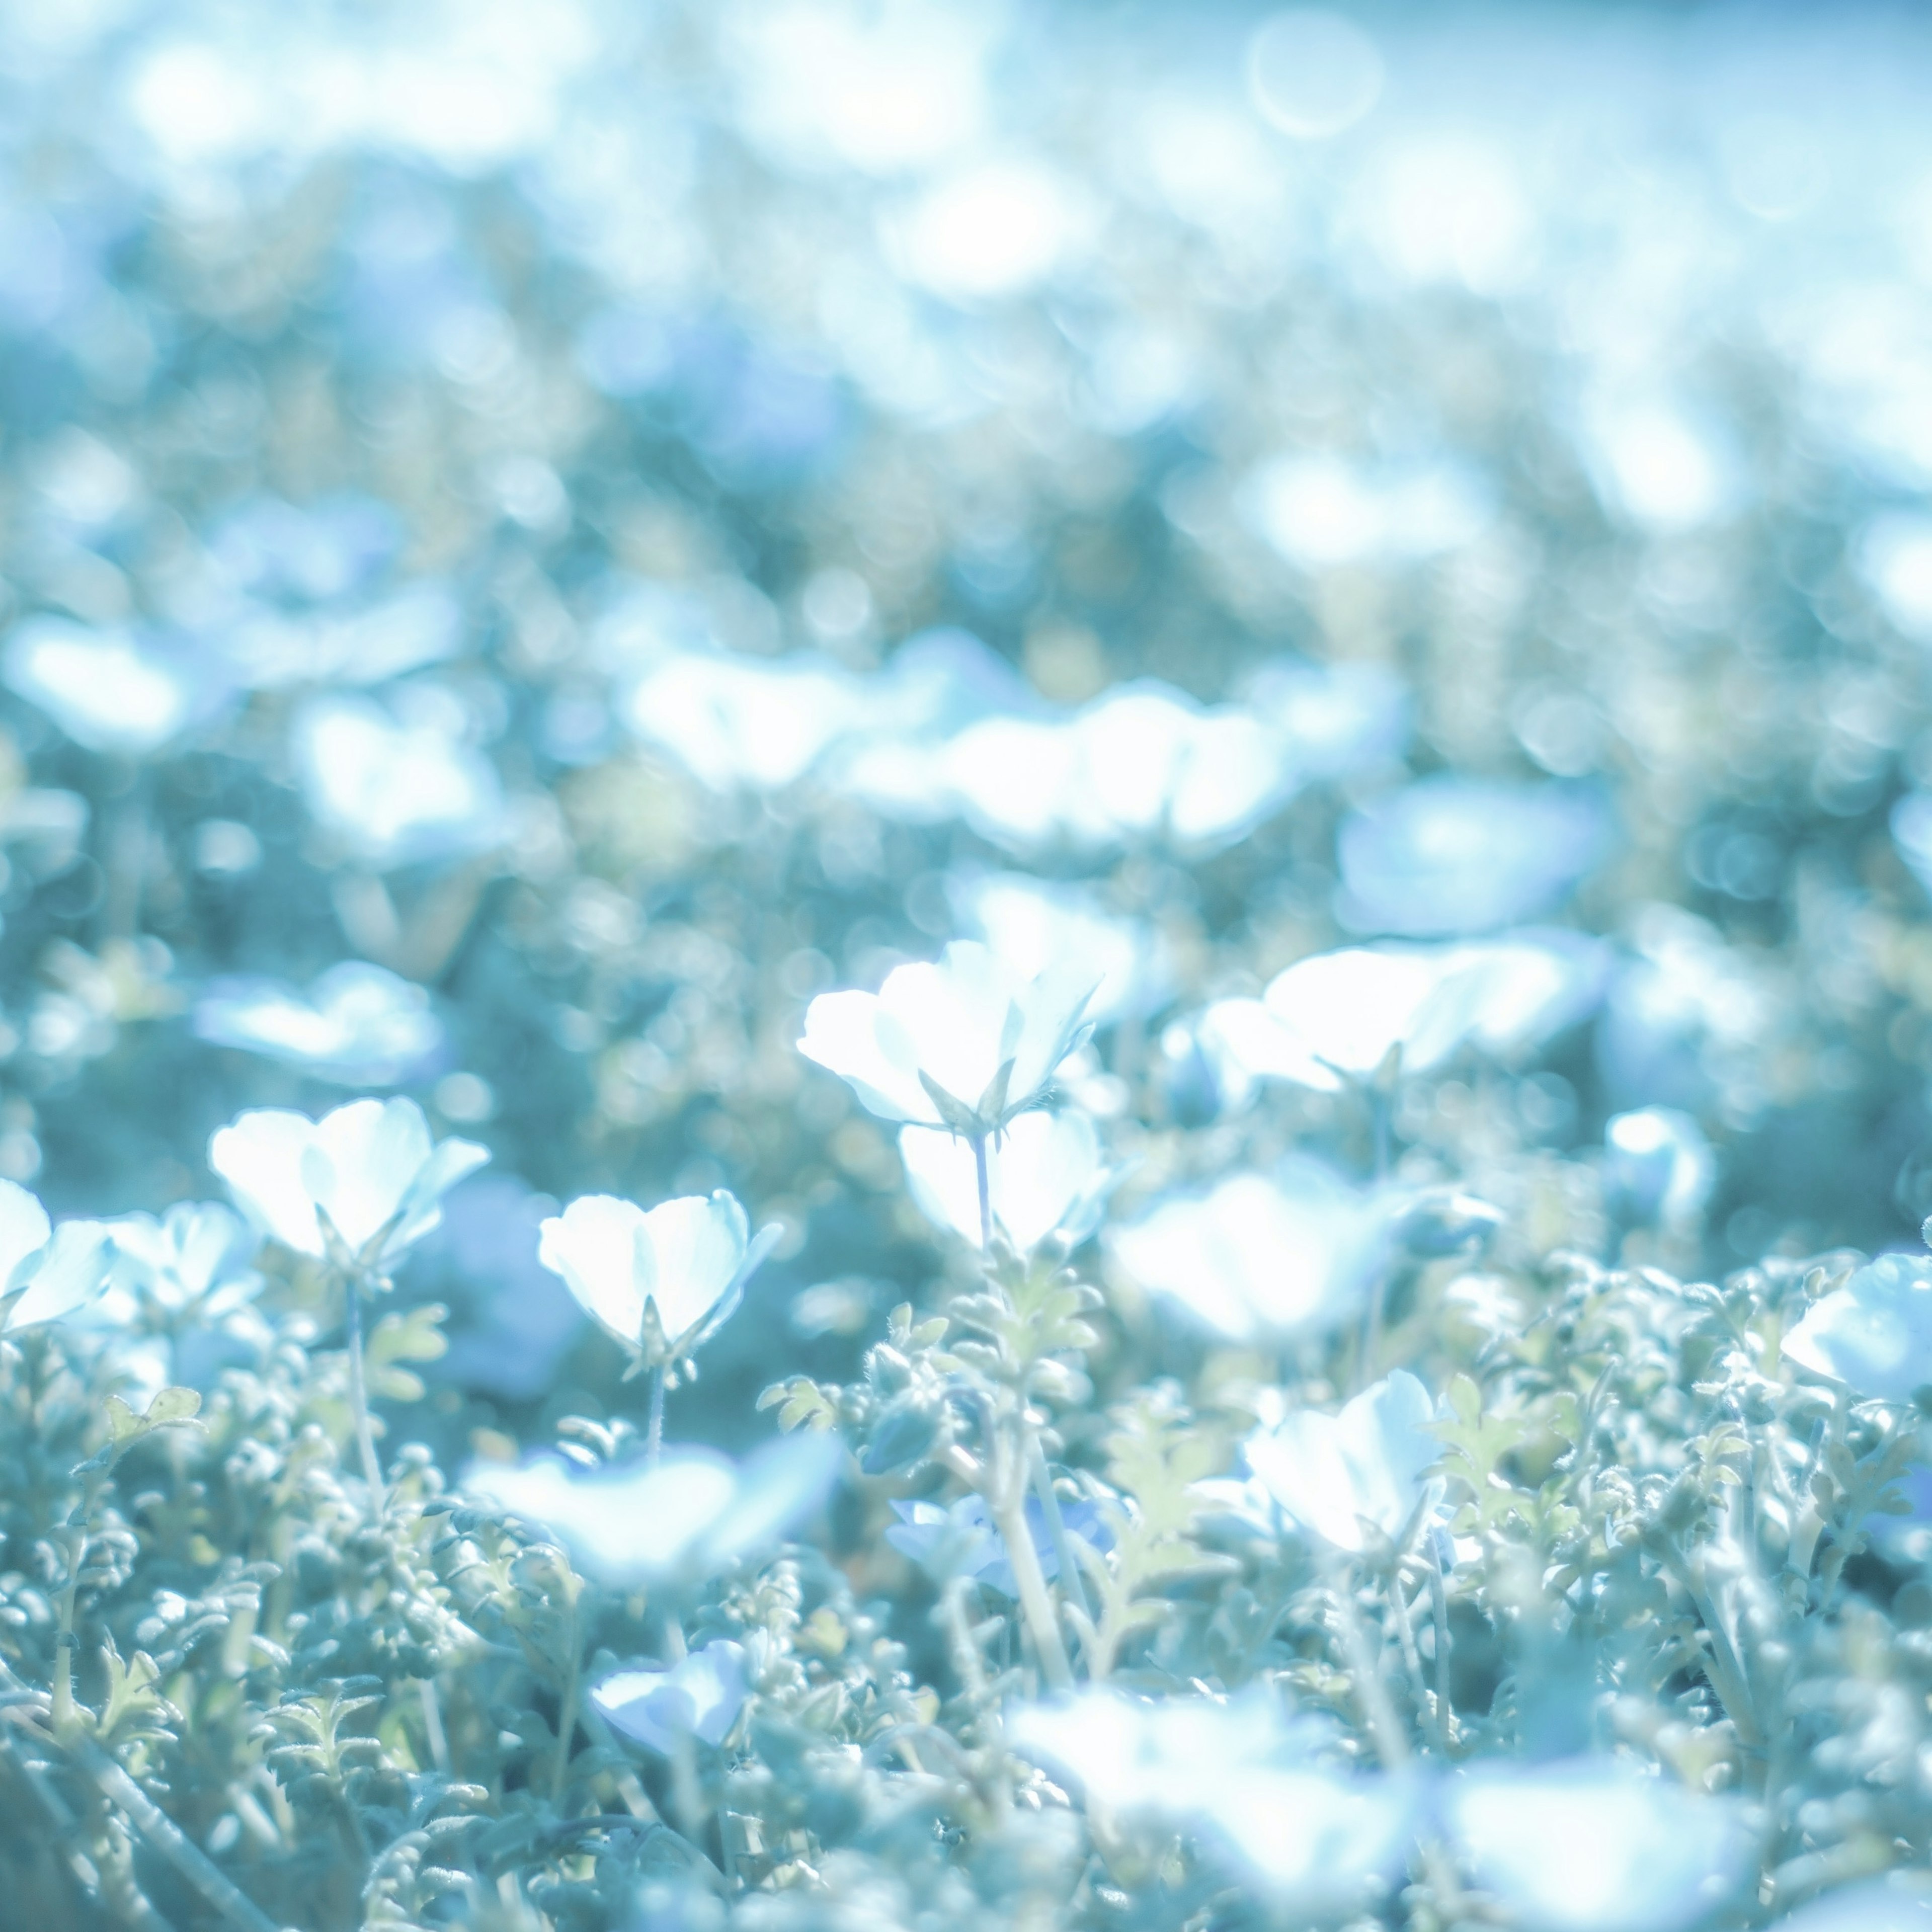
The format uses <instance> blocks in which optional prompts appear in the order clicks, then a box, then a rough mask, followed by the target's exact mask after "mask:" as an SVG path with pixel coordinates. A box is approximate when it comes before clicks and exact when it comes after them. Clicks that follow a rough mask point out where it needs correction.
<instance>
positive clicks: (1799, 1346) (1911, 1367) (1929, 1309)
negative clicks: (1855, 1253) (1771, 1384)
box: [1784, 1255, 1932, 1402]
mask: <svg viewBox="0 0 1932 1932" xmlns="http://www.w3.org/2000/svg"><path fill="white" fill-rule="evenodd" d="M1784 1353H1785V1355H1786V1356H1787V1358H1789V1359H1790V1361H1794V1362H1796V1364H1798V1365H1799V1367H1801V1368H1806V1369H1809V1370H1811V1371H1812V1372H1813V1373H1814V1374H1817V1375H1820V1376H1826V1378H1828V1379H1829V1380H1831V1381H1832V1382H1842V1383H1843V1384H1844V1385H1845V1386H1846V1388H1849V1389H1850V1390H1851V1391H1852V1392H1853V1394H1857V1395H1861V1396H1867V1397H1875V1398H1876V1399H1877V1400H1879V1401H1882V1402H1909V1401H1910V1400H1912V1394H1913V1392H1914V1391H1915V1390H1918V1389H1920V1388H1924V1386H1925V1385H1926V1384H1927V1383H1928V1382H1932V1257H1928V1256H1924V1255H1880V1256H1879V1258H1878V1259H1877V1260H1876V1261H1875V1262H1869V1263H1867V1265H1866V1266H1864V1268H1860V1269H1859V1270H1858V1272H1857V1273H1856V1274H1854V1275H1853V1276H1852V1278H1851V1280H1849V1281H1848V1282H1846V1283H1845V1285H1844V1286H1843V1287H1842V1288H1841V1289H1835V1290H1834V1291H1833V1292H1832V1293H1831V1294H1829V1295H1826V1296H1824V1297H1823V1298H1821V1299H1820V1300H1819V1301H1814V1303H1813V1304H1811V1307H1810V1308H1808V1310H1806V1311H1805V1316H1804V1319H1802V1321H1801V1322H1799V1324H1798V1325H1797V1327H1796V1328H1794V1329H1793V1330H1792V1331H1791V1333H1790V1334H1789V1335H1787V1337H1785V1340H1784Z"/></svg>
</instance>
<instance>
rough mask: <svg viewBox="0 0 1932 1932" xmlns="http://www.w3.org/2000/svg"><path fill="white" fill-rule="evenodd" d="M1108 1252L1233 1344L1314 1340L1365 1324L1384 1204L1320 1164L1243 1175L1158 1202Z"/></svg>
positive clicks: (1120, 1231) (1118, 1234)
mask: <svg viewBox="0 0 1932 1932" xmlns="http://www.w3.org/2000/svg"><path fill="white" fill-rule="evenodd" d="M1107 1241H1108V1247H1109V1250H1110V1252H1111V1253H1112V1255H1113V1257H1114V1259H1115V1261H1116V1262H1118V1264H1119V1265H1120V1266H1121V1268H1124V1270H1125V1271H1127V1274H1130V1275H1131V1276H1132V1277H1133V1278H1134V1280H1136V1281H1138V1282H1139V1283H1140V1284H1141V1285H1142V1287H1144V1288H1146V1289H1151V1290H1152V1291H1153V1292H1154V1293H1156V1294H1157V1295H1167V1296H1169V1297H1170V1298H1172V1299H1173V1300H1175V1301H1178V1302H1180V1303H1181V1304H1183V1305H1184V1307H1187V1309H1189V1310H1190V1311H1191V1312H1192V1313H1194V1314H1195V1315H1196V1316H1199V1317H1200V1319H1202V1321H1204V1322H1207V1323H1208V1325H1210V1326H1211V1327H1212V1328H1215V1329H1217V1330H1219V1331H1220V1333H1221V1334H1223V1335H1226V1336H1227V1337H1230V1338H1231V1339H1232V1340H1236V1341H1247V1340H1254V1339H1256V1338H1257V1337H1277V1336H1281V1335H1288V1334H1298V1333H1302V1332H1307V1331H1316V1332H1319V1331H1322V1330H1325V1329H1329V1328H1334V1327H1336V1326H1337V1325H1339V1324H1340V1323H1342V1322H1346V1321H1349V1319H1352V1317H1353V1316H1355V1314H1356V1313H1358V1312H1359V1310H1360V1309H1361V1306H1362V1302H1363V1299H1364V1296H1365V1295H1367V1292H1368V1289H1369V1287H1370V1283H1372V1282H1373V1280H1374V1278H1375V1274H1376V1270H1377V1269H1378V1268H1379V1267H1380V1266H1381V1265H1382V1256H1383V1253H1384V1251H1385V1247H1386V1245H1387V1241H1388V1223H1387V1217H1386V1215H1385V1213H1384V1211H1383V1210H1382V1207H1381V1205H1380V1204H1379V1203H1378V1202H1376V1200H1375V1199H1373V1197H1372V1196H1368V1195H1366V1194H1364V1193H1361V1192H1359V1191H1358V1190H1356V1189H1355V1188H1352V1187H1350V1186H1349V1184H1347V1183H1346V1181H1343V1180H1342V1179H1341V1178H1340V1177H1339V1176H1337V1175H1335V1174H1334V1173H1332V1172H1330V1171H1329V1169H1327V1168H1325V1167H1323V1166H1320V1165H1319V1163H1316V1162H1314V1161H1312V1160H1304V1159H1296V1160H1289V1161H1288V1162H1286V1163H1283V1166H1282V1167H1281V1168H1280V1170H1279V1171H1278V1172H1277V1175H1276V1176H1275V1178H1272V1179H1271V1178H1268V1177H1267V1176H1265V1175H1259V1174H1251V1173H1250V1174H1236V1175H1231V1176H1229V1178H1227V1179H1226V1180H1224V1181H1220V1182H1218V1183H1217V1184H1216V1185H1215V1186H1214V1187H1213V1188H1212V1189H1211V1190H1209V1191H1208V1193H1205V1194H1200V1195H1179V1196H1172V1197H1170V1198H1169V1199H1166V1200H1164V1201H1162V1202H1160V1203H1159V1204H1157V1205H1156V1206H1155V1207H1154V1208H1153V1209H1152V1210H1151V1212H1149V1213H1148V1214H1146V1215H1145V1216H1144V1217H1142V1219H1141V1220H1139V1221H1136V1222H1134V1223H1131V1224H1130V1225H1129V1226H1126V1227H1123V1228H1117V1229H1114V1230H1113V1231H1112V1232H1111V1233H1110V1234H1109V1236H1108V1238H1107Z"/></svg>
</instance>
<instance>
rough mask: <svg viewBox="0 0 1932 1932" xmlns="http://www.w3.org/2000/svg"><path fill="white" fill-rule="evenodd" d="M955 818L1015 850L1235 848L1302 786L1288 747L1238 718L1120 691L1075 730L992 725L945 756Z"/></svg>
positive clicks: (1144, 691)
mask: <svg viewBox="0 0 1932 1932" xmlns="http://www.w3.org/2000/svg"><path fill="white" fill-rule="evenodd" d="M944 772H945V776H946V778H947V781H948V783H949V784H950V790H951V794H952V796H953V798H954V799H956V801H957V805H956V808H957V809H958V810H959V811H961V812H962V814H964V816H965V818H966V820H967V821H968V823H970V824H971V825H972V826H973V827H974V829H975V830H976V831H978V832H981V833H983V835H985V836H986V837H987V838H990V839H992V841H993V842H994V843H995V844H998V845H1001V846H1004V847H1007V849H1008V850H1016V851H1022V852H1026V851H1032V850H1037V849H1040V848H1042V847H1046V846H1049V845H1052V844H1056V843H1059V842H1061V841H1065V842H1067V843H1069V844H1073V845H1076V846H1082V847H1102V848H1104V847H1109V846H1116V845H1121V844H1130V843H1133V842H1137V841H1171V842H1172V843H1173V844H1177V845H1180V846H1183V847H1190V848H1193V849H1196V850H1199V849H1204V848H1211V847H1217V846H1220V845H1224V844H1228V843H1229V841H1232V840H1233V839H1235V838H1240V837H1241V835H1242V834H1243V833H1244V832H1247V831H1249V830H1250V829H1252V828H1253V826H1256V824H1258V823H1259V822H1260V821H1261V820H1262V818H1263V817H1265V816H1266V815H1267V814H1268V812H1270V811H1272V810H1274V808H1276V807H1277V806H1278V805H1281V804H1283V803H1284V802H1286V800H1287V799H1288V798H1289V796H1290V795H1291V794H1292V793H1293V791H1294V790H1295V787H1296V786H1297V784H1298V783H1299V781H1300V776H1299V774H1298V772H1297V771H1296V770H1295V766H1294V764H1293V762H1292V759H1291V757H1290V756H1289V748H1288V746H1287V744H1286V741H1285V740H1284V739H1283V736H1282V735H1281V734H1280V733H1279V732H1277V731H1276V730H1273V729H1272V728H1271V727H1269V726H1268V725H1266V724H1263V723H1262V722H1261V721H1260V720H1259V719H1258V718H1255V717H1254V716H1253V715H1251V714H1250V713H1249V712H1246V711H1244V710H1242V709H1240V708H1239V707H1238V706H1221V707H1220V708H1217V709H1203V708H1202V706H1199V705H1196V704H1195V703H1193V701H1192V700H1189V699H1187V698H1185V697H1183V696H1182V695H1181V693H1179V692H1178V691H1174V690H1172V688H1169V687H1168V686H1166V685H1161V684H1158V683H1156V682H1152V681H1148V682H1143V683H1139V684H1131V685H1120V686H1118V687H1117V688H1115V689H1114V690H1112V691H1108V692H1106V694H1103V696H1101V697H1097V698H1096V699H1095V700H1094V701H1093V703H1091V704H1089V705H1088V706H1085V707H1083V708H1082V709H1081V710H1080V711H1079V712H1076V713H1075V714H1074V715H1073V716H1072V717H1071V718H1067V719H1066V720H1064V721H1054V722H1048V721H1043V720H1034V719H1028V718H988V719H986V720H985V721H983V722H981V723H980V724H974V725H970V726H968V727H967V729H966V730H964V731H962V732H961V733H959V736H957V737H956V738H955V739H953V741H952V742H951V744H950V747H949V748H948V749H947V756H946V759H945V763H944Z"/></svg>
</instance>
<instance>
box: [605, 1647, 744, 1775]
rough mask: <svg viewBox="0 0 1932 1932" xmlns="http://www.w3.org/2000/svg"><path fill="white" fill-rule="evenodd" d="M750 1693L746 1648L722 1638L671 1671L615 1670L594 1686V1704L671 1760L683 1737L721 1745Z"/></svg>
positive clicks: (618, 1727) (628, 1733) (631, 1735)
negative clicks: (746, 1681)
mask: <svg viewBox="0 0 1932 1932" xmlns="http://www.w3.org/2000/svg"><path fill="white" fill-rule="evenodd" d="M745 1696H746V1688H745V1649H744V1646H742V1644H736V1643H731V1642H730V1640H728V1639H725V1638H719V1639H718V1640H716V1641H715V1642H713V1643H707V1644H703V1645H701V1646H700V1647H699V1648H698V1649H696V1650H694V1651H692V1652H690V1654H689V1655H687V1656H685V1657H682V1658H679V1660H678V1661H677V1662H676V1664H673V1665H672V1666H671V1667H670V1669H669V1670H619V1671H617V1672H615V1673H613V1675H611V1676H608V1677H606V1678H604V1679H602V1680H601V1682H598V1683H597V1684H595V1685H592V1687H591V1691H590V1701H591V1702H592V1703H593V1704H595V1706H597V1708H598V1710H600V1711H601V1712H603V1714H604V1717H605V1718H606V1719H607V1721H609V1722H610V1724H612V1725H613V1727H615V1728H616V1730H620V1731H622V1733H624V1735H625V1736H626V1737H627V1738H634V1739H636V1740H637V1742H638V1743H640V1745H649V1748H651V1749H652V1751H655V1752H656V1753H657V1754H658V1756H659V1757H670V1755H671V1754H672V1753H673V1752H674V1751H676V1749H677V1747H678V1742H679V1739H682V1738H697V1739H700V1741H701V1742H703V1743H705V1744H707V1745H715V1744H721V1743H722V1742H724V1734H725V1733H726V1732H727V1731H728V1730H730V1728H731V1727H732V1726H733V1724H736V1722H737V1721H738V1713H739V1712H740V1711H742V1709H744V1708H745Z"/></svg>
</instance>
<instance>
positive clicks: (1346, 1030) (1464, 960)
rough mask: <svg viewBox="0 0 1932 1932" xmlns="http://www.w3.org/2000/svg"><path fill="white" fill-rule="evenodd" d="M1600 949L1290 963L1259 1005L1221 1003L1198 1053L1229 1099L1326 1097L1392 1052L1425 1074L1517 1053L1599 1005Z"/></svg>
mask: <svg viewBox="0 0 1932 1932" xmlns="http://www.w3.org/2000/svg"><path fill="white" fill-rule="evenodd" d="M1609 968H1610V955H1609V950H1608V949H1607V947H1604V945H1603V944H1602V943H1601V941H1595V940H1590V939H1586V938H1583V937H1582V936H1581V935H1577V934H1574V933H1566V932H1535V931H1530V932H1521V933H1516V934H1512V935H1508V936H1506V937H1505V938H1501V939H1497V940H1494V941H1487V942H1485V943H1484V944H1477V945H1466V946H1439V947H1421V946H1401V945H1385V946H1370V947H1346V948H1343V950H1340V951H1338V952H1334V953H1316V954H1314V955H1313V956H1310V958H1308V959H1302V960H1298V962H1296V963H1295V965H1292V966H1290V967H1289V968H1286V971H1283V972H1281V973H1279V974H1277V975H1276V976H1275V977H1274V979H1273V980H1271V981H1270V982H1269V983H1268V989H1267V992H1265V994H1264V995H1263V996H1262V998H1260V999H1259V1000H1249V999H1234V1000H1219V1001H1216V1002H1215V1003H1214V1004H1213V1005H1212V1006H1211V1007H1209V1008H1208V1010H1207V1012H1206V1013H1205V1014H1204V1015H1203V1016H1202V1020H1201V1023H1200V1026H1199V1030H1198V1031H1199V1036H1200V1038H1201V1040H1202V1046H1203V1048H1204V1049H1205V1051H1206V1052H1208V1054H1209V1055H1211V1057H1212V1058H1213V1059H1214V1061H1215V1062H1216V1064H1217V1071H1219V1072H1220V1073H1221V1074H1222V1076H1223V1082H1224V1084H1230V1085H1232V1088H1234V1089H1235V1091H1237V1092H1238V1091H1241V1088H1243V1087H1244V1085H1245V1084H1247V1083H1250V1082H1253V1081H1254V1080H1256V1079H1277V1080H1291V1081H1293V1082H1295V1083H1296V1084H1297V1085H1299V1086H1304V1087H1313V1088H1316V1089H1317V1090H1318V1091H1324V1092H1331V1093H1332V1092H1335V1091H1339V1090H1340V1088H1343V1086H1345V1085H1347V1083H1348V1082H1349V1081H1350V1080H1361V1079H1367V1078H1368V1077H1369V1076H1371V1075H1373V1074H1374V1073H1376V1071H1377V1070H1378V1069H1379V1067H1381V1066H1382V1063H1383V1061H1385V1059H1386V1058H1388V1055H1389V1054H1390V1053H1391V1052H1392V1051H1393V1050H1394V1049H1396V1048H1397V1047H1400V1049H1402V1060H1401V1065H1402V1069H1403V1071H1404V1072H1406V1073H1426V1072H1427V1071H1428V1070H1430V1068H1431V1067H1436V1066H1438V1065H1439V1064H1441V1063H1442V1061H1445V1060H1447V1059H1448V1058H1449V1057H1450V1056H1451V1055H1453V1054H1454V1053H1455V1052H1457V1050H1458V1049H1460V1047H1462V1046H1463V1045H1464V1044H1465V1043H1470V1044H1473V1045H1475V1046H1479V1047H1481V1049H1484V1051H1485V1052H1490V1053H1496V1054H1510V1053H1516V1052H1523V1050H1525V1049H1527V1048H1529V1047H1530V1046H1534V1045H1535V1044H1536V1043H1538V1042H1539V1041H1541V1040H1546V1039H1548V1038H1549V1037H1550V1036H1551V1035H1552V1034H1556V1033H1558V1032H1560V1031H1562V1029H1563V1028H1565V1027H1567V1026H1570V1025H1574V1023H1575V1022H1577V1021H1578V1020H1580V1019H1582V1018H1583V1017H1584V1016H1585V1015H1586V1014H1587V1013H1589V1011H1590V1010H1591V1009H1592V1007H1594V1006H1595V1004H1596V1002H1597V1001H1598V999H1599V998H1601V995H1602V992H1603V989H1604V983H1605V980H1606V979H1607V976H1608V973H1609Z"/></svg>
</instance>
